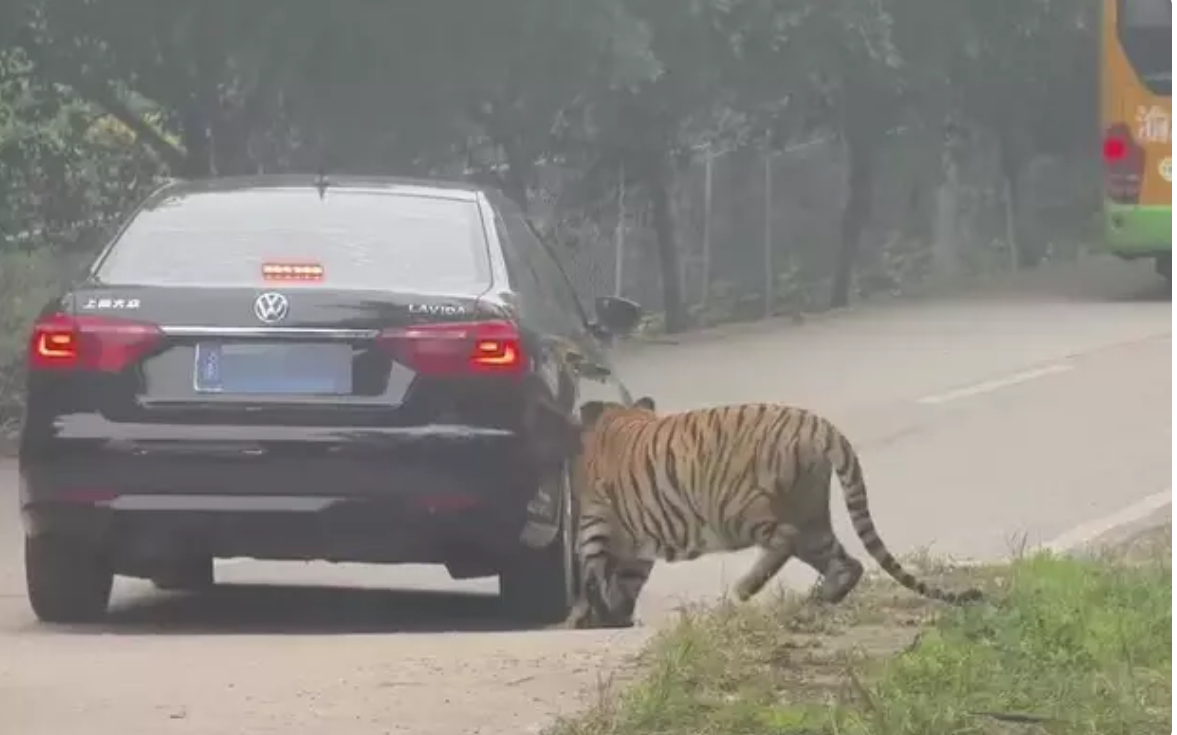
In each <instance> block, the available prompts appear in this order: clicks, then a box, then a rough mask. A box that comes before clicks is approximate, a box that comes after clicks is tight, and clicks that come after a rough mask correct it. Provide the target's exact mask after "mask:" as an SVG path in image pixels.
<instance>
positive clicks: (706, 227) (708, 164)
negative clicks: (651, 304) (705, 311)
mask: <svg viewBox="0 0 1177 735" xmlns="http://www.w3.org/2000/svg"><path fill="white" fill-rule="evenodd" d="M713 160H714V156H713V155H712V153H711V144H710V143H708V144H707V151H706V153H705V154H704V158H703V268H702V270H703V293H702V295H701V297H700V301H701V302H702V305H703V306H704V307H706V306H707V304H708V302H709V300H710V297H711V168H712V161H713Z"/></svg>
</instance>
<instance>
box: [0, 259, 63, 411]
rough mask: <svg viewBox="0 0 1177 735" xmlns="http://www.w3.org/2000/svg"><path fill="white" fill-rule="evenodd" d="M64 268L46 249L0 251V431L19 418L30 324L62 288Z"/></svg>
mask: <svg viewBox="0 0 1177 735" xmlns="http://www.w3.org/2000/svg"><path fill="white" fill-rule="evenodd" d="M66 270H67V266H66V265H65V264H64V263H63V259H62V258H61V257H60V256H59V255H58V254H57V253H55V252H53V251H52V250H49V249H44V250H28V251H26V250H18V251H15V252H9V253H0V431H3V430H8V431H11V430H12V429H14V428H15V426H16V424H17V422H18V421H19V419H20V414H21V408H22V404H23V401H22V397H21V392H22V389H23V383H24V352H25V340H26V339H27V336H28V330H29V325H30V324H31V323H32V321H33V319H34V318H36V316H37V312H39V311H40V309H41V307H42V306H43V305H44V304H45V303H46V302H47V301H48V300H49V299H51V298H53V296H54V294H55V293H57V291H58V289H60V288H61V285H62V283H63V282H64V280H65V279H66V277H67V273H66Z"/></svg>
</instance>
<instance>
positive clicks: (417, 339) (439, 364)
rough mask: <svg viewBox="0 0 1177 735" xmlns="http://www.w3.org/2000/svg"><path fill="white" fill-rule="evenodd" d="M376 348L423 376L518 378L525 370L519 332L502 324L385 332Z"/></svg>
mask: <svg viewBox="0 0 1177 735" xmlns="http://www.w3.org/2000/svg"><path fill="white" fill-rule="evenodd" d="M379 341H380V344H381V345H383V346H384V347H385V348H386V349H388V350H389V351H390V352H391V353H392V354H393V356H394V357H396V358H397V359H398V360H399V361H400V362H403V363H404V364H405V365H408V366H409V367H411V368H412V369H414V370H416V371H417V372H419V373H424V374H426V375H443V376H457V375H518V374H521V373H523V371H524V370H525V369H526V367H527V360H526V359H525V355H524V354H523V346H522V344H521V340H520V338H519V330H518V329H516V327H515V325H514V324H512V323H510V322H506V321H488V322H460V323H458V322H448V323H443V324H418V325H415V326H411V327H403V328H396V329H386V330H384V331H383V332H381V333H380V338H379Z"/></svg>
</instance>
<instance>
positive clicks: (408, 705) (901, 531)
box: [0, 261, 1172, 735]
mask: <svg viewBox="0 0 1177 735" xmlns="http://www.w3.org/2000/svg"><path fill="white" fill-rule="evenodd" d="M1171 351H1172V313H1171V299H1170V295H1169V292H1168V290H1167V288H1166V287H1165V286H1164V285H1163V284H1162V283H1160V282H1159V281H1158V280H1157V279H1156V278H1155V277H1154V276H1153V275H1152V273H1151V271H1150V269H1149V267H1148V265H1147V264H1145V263H1139V264H1125V263H1119V262H1115V261H1108V262H1099V263H1094V264H1087V265H1084V266H1083V267H1081V268H1072V269H1062V270H1060V271H1052V272H1049V273H1045V274H1037V275H1032V276H1028V277H1023V278H1021V279H1018V280H1016V281H1009V282H1003V283H999V284H996V285H993V286H990V287H987V288H986V289H984V290H982V291H980V292H976V293H971V294H968V295H965V296H957V297H954V298H938V299H929V300H924V301H920V302H915V303H910V302H908V303H904V302H898V303H894V304H891V305H887V306H878V307H866V308H863V309H860V310H856V311H852V312H848V313H844V314H838V315H833V316H830V317H826V318H821V319H817V320H814V321H813V322H811V323H808V324H806V325H804V326H800V327H797V326H784V325H779V324H767V325H755V326H751V327H740V328H736V329H732V330H726V331H721V332H719V333H714V334H707V335H702V336H689V337H686V338H683V339H682V340H681V343H680V344H677V345H645V346H632V347H630V346H627V347H624V348H621V349H619V351H618V358H617V359H618V363H619V368H620V371H621V373H622V375H623V377H624V379H625V380H626V382H627V383H628V384H629V386H630V388H631V390H632V391H633V392H634V393H635V395H638V394H643V393H648V394H650V395H653V396H654V397H655V398H657V400H658V402H659V404H660V406H661V408H663V409H665V410H674V409H682V408H689V407H693V406H699V405H709V404H721V403H727V402H737V401H782V402H788V403H793V404H800V405H805V406H807V407H810V408H813V409H816V410H819V411H822V412H824V413H825V414H827V415H828V416H829V417H830V418H832V419H834V420H835V421H837V422H838V423H839V424H840V425H841V426H842V428H843V430H844V431H845V432H846V433H847V434H848V435H849V436H850V438H851V439H852V440H853V441H854V442H855V443H856V444H857V445H858V447H859V449H860V452H861V454H862V457H863V461H864V465H865V468H866V476H867V482H868V484H869V486H870V489H871V492H872V501H873V511H874V514H875V519H876V522H877V523H878V526H879V529H880V531H881V533H882V535H883V537H884V539H885V540H886V541H887V542H888V543H889V544H890V546H891V548H892V550H893V551H895V552H897V553H906V552H912V551H917V550H920V549H929V550H930V551H931V552H932V553H935V554H940V555H947V556H953V557H957V558H975V559H992V558H998V557H1002V556H1004V555H1006V554H1008V553H1009V552H1010V551H1011V550H1013V549H1016V548H1018V547H1019V546H1024V545H1037V544H1045V545H1051V544H1053V545H1054V546H1055V547H1060V546H1067V545H1072V544H1075V543H1081V542H1083V541H1084V540H1086V539H1087V538H1088V537H1095V536H1098V535H1101V534H1106V533H1108V532H1110V531H1114V529H1115V528H1117V527H1121V526H1128V525H1132V524H1141V523H1151V522H1156V521H1157V520H1162V519H1167V518H1169V517H1170V513H1171V510H1170V508H1169V502H1170V498H1171V490H1170V488H1171V478H1172V460H1171V457H1172V455H1171V446H1172V428H1171V427H1172V423H1171V422H1172V414H1171V406H1172V382H1171V378H1172V360H1171ZM0 494H3V495H6V496H7V497H6V498H0V733H10V732H11V733H21V735H61V734H62V733H74V732H87V733H89V734H90V735H116V734H117V735H161V734H164V733H183V734H196V733H199V734H201V735H205V734H207V735H223V734H224V733H230V732H232V733H240V734H241V735H255V734H256V735H260V734H262V733H283V734H284V735H304V734H305V735H311V734H312V733H313V734H314V735H319V734H320V733H324V732H332V733H339V734H341V735H342V734H348V735H350V734H352V733H355V734H356V735H369V734H372V735H375V734H377V733H415V734H417V735H442V734H445V735H454V734H457V733H494V734H501V735H507V734H511V735H515V734H517V733H521V732H527V731H537V730H538V728H539V727H540V726H542V724H544V723H545V722H546V721H548V720H549V719H550V718H551V717H552V716H553V715H555V714H557V713H567V712H571V711H574V710H575V709H577V708H578V707H579V706H581V705H582V704H583V703H585V702H587V701H591V699H592V697H593V696H594V695H595V692H596V690H597V687H598V686H599V684H600V682H602V681H604V680H607V679H608V676H609V672H610V671H611V670H612V668H613V667H615V666H616V665H617V664H618V663H619V662H621V661H623V660H624V659H625V658H626V657H628V656H629V655H631V654H632V653H634V652H635V651H636V650H637V649H638V648H639V647H640V645H641V643H642V642H643V641H644V640H645V639H646V638H647V637H648V636H649V634H650V633H651V632H652V631H653V630H654V629H656V627H657V625H658V624H660V623H661V622H664V621H665V620H666V619H667V617H668V616H670V615H671V614H672V613H673V610H674V608H675V606H676V605H677V604H678V603H679V602H680V601H682V600H686V599H699V598H707V597H713V596H716V595H719V594H721V593H722V592H723V590H724V588H725V586H726V585H730V584H731V583H732V582H734V580H735V578H736V577H737V576H738V575H739V574H740V573H741V572H742V571H743V570H744V569H745V568H746V567H747V565H748V564H749V563H750V557H749V554H748V553H744V554H734V555H728V556H722V557H720V556H714V557H708V558H704V559H700V560H697V561H695V562H683V563H680V564H676V565H662V566H660V567H659V568H658V569H657V570H656V571H655V574H654V577H653V579H652V580H651V583H650V585H649V587H648V588H647V592H646V593H645V594H644V597H643V599H642V601H641V603H640V605H639V616H640V617H641V619H642V623H643V624H642V627H639V628H635V629H632V630H629V631H620V632H599V631H592V632H571V631H562V630H548V631H509V630H501V629H496V621H495V615H494V613H495V610H496V608H495V601H494V598H493V594H494V591H495V585H494V582H493V581H486V580H476V581H473V582H466V583H458V582H452V581H450V580H449V579H448V577H447V576H446V574H445V572H444V570H442V569H440V568H431V567H384V568H382V567H371V566H363V565H337V566H332V565H327V564H289V565H283V564H274V563H261V562H250V561H245V562H230V563H226V564H224V565H222V566H220V567H219V568H218V576H219V579H221V580H222V581H224V582H225V583H226V586H225V587H224V588H223V589H221V590H218V591H217V592H216V593H215V594H212V595H210V596H206V597H185V596H182V595H167V594H164V593H158V592H155V591H153V590H151V589H150V588H149V587H148V586H147V585H145V584H143V583H138V582H131V581H125V580H124V581H121V582H120V583H119V584H118V586H117V591H116V595H117V601H116V608H115V613H114V615H113V618H112V620H111V622H110V623H109V624H108V625H104V626H102V627H99V628H97V629H95V628H90V629H77V630H68V629H51V628H48V627H45V626H39V625H37V624H36V623H35V622H34V620H33V617H32V615H31V613H30V612H29V610H28V608H27V604H26V602H25V599H24V587H23V576H22V575H23V572H22V567H21V555H20V550H19V546H20V528H19V520H18V518H17V515H16V512H15V511H16V480H15V473H14V471H13V467H12V465H11V464H6V465H0ZM834 502H835V511H834V516H835V518H836V519H838V525H839V528H840V529H842V531H843V533H844V534H845V539H847V540H848V545H849V547H850V548H851V549H852V551H853V553H856V554H858V555H860V556H862V553H863V552H862V547H861V545H860V544H859V543H858V542H857V540H856V539H853V535H852V533H851V532H850V531H849V528H848V525H849V524H848V523H846V521H845V511H844V509H842V508H841V507H840V500H838V499H837V496H836V495H835V500H834ZM864 561H865V557H864ZM868 563H869V562H868ZM795 564H797V562H793V563H792V564H791V565H790V567H789V568H787V569H786V570H785V572H784V573H783V574H782V578H783V582H784V583H786V584H794V585H801V584H808V583H809V582H810V581H812V579H813V576H812V574H811V573H809V572H808V570H805V569H804V568H802V567H799V566H793V565H795Z"/></svg>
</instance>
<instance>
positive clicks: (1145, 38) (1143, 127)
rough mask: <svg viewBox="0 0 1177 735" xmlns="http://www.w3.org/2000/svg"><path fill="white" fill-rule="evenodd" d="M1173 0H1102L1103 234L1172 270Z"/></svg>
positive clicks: (1115, 246) (1112, 245)
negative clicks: (1171, 53)
mask: <svg viewBox="0 0 1177 735" xmlns="http://www.w3.org/2000/svg"><path fill="white" fill-rule="evenodd" d="M1172 38H1173V2H1172V0H1103V14H1102V33H1101V41H1100V47H1101V49H1100V50H1101V58H1100V117H1101V120H1100V124H1101V125H1102V128H1103V159H1104V211H1103V220H1104V242H1105V245H1106V247H1107V249H1108V250H1109V251H1110V252H1112V253H1114V254H1116V255H1119V256H1120V257H1122V258H1153V259H1155V261H1156V265H1157V272H1158V273H1160V274H1161V275H1163V276H1164V277H1165V278H1171V272H1172V264H1173V260H1172V248H1173V237H1172V232H1173V227H1172V223H1173V148H1172V137H1171V132H1172V127H1173V123H1172V120H1173V116H1172V112H1173V105H1172V101H1173V93H1172V88H1173V63H1172V56H1171V55H1170V52H1171V50H1172Z"/></svg>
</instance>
